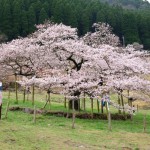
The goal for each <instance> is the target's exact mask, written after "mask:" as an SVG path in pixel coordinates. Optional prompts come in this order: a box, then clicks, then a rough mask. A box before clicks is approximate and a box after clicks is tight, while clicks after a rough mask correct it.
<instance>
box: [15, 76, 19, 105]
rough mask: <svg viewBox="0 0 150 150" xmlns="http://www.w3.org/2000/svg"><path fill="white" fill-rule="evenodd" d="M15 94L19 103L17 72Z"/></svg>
mask: <svg viewBox="0 0 150 150" xmlns="http://www.w3.org/2000/svg"><path fill="white" fill-rule="evenodd" d="M15 94H16V103H17V104H18V84H17V74H15Z"/></svg>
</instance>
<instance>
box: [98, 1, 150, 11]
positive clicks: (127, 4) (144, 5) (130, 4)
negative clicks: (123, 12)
mask: <svg viewBox="0 0 150 150" xmlns="http://www.w3.org/2000/svg"><path fill="white" fill-rule="evenodd" d="M100 1H101V2H107V3H108V4H111V5H118V6H122V7H123V8H126V9H150V3H149V1H147V0H100Z"/></svg>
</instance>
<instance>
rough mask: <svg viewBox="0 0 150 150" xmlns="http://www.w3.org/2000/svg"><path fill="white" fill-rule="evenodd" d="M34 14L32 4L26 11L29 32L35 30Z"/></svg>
mask: <svg viewBox="0 0 150 150" xmlns="http://www.w3.org/2000/svg"><path fill="white" fill-rule="evenodd" d="M35 24H36V15H35V11H34V8H33V6H32V5H31V6H30V8H29V11H28V31H29V33H31V32H33V31H34V30H35Z"/></svg>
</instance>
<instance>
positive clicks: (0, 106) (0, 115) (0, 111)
mask: <svg viewBox="0 0 150 150" xmlns="http://www.w3.org/2000/svg"><path fill="white" fill-rule="evenodd" d="M1 119H2V104H1V105H0V120H1Z"/></svg>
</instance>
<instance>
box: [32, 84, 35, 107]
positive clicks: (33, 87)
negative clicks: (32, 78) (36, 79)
mask: <svg viewBox="0 0 150 150" xmlns="http://www.w3.org/2000/svg"><path fill="white" fill-rule="evenodd" d="M34 92H35V86H34V84H33V85H32V105H34Z"/></svg>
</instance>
